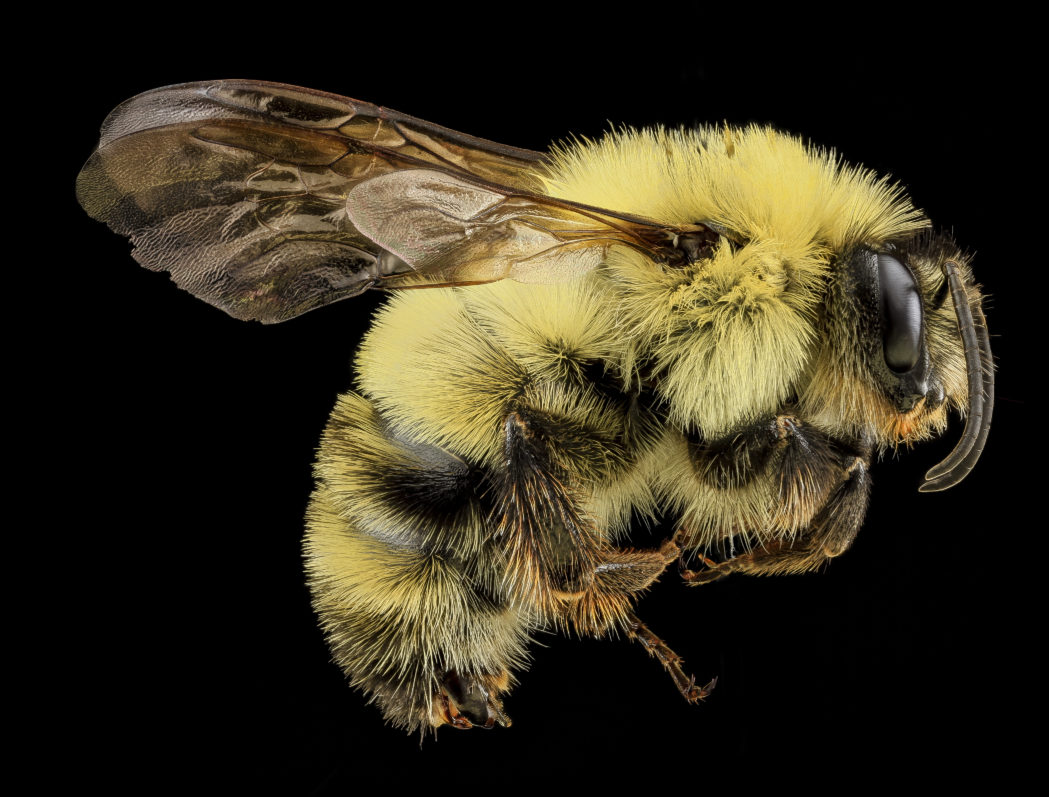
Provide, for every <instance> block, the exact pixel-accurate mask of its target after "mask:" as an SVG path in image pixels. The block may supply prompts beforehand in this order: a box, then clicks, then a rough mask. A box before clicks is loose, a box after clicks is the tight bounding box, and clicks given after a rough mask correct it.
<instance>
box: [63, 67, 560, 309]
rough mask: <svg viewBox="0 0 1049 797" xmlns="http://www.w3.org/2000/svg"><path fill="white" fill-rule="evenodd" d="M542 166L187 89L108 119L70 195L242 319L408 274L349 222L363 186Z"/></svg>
mask: <svg viewBox="0 0 1049 797" xmlns="http://www.w3.org/2000/svg"><path fill="white" fill-rule="evenodd" d="M542 158H543V156H542V155H541V154H539V153H535V152H530V151H528V150H520V149H516V148H513V147H505V146H502V145H499V144H495V143H493V142H488V141H484V140H483V139H477V138H473V137H471V136H466V135H462V134H459V133H456V132H454V131H451V130H448V129H446V128H442V127H439V126H437V125H431V124H429V123H427V122H423V121H421V120H418V119H413V118H412V117H409V116H405V115H403V114H399V113H397V112H395V111H389V110H386V109H383V108H379V107H378V106H375V105H370V104H368V103H363V102H358V101H356V100H351V99H347V98H345V97H339V96H336V95H333V94H325V93H323V92H316V91H311V90H308V89H301V88H296V87H293V86H285V85H282V84H276V83H260V82H254V81H220V82H213V83H187V84H183V85H178V86H170V87H167V88H161V89H156V90H154V91H150V92H147V93H145V94H141V95H139V96H137V97H134V98H133V99H131V100H128V101H127V102H125V103H124V104H122V105H121V106H119V107H118V108H117V109H116V110H115V111H113V113H112V114H110V116H109V118H108V119H107V120H106V122H105V123H104V125H103V128H102V137H101V141H100V143H99V146H98V150H97V151H96V152H95V153H94V154H93V155H92V156H91V158H90V159H89V160H88V162H87V164H86V165H85V166H84V169H83V171H82V172H81V174H80V177H79V178H78V180H77V196H78V198H79V199H80V203H81V204H82V205H83V206H84V208H85V209H86V210H87V211H88V213H89V214H91V215H92V216H93V217H95V218H96V219H99V220H101V221H104V222H106V224H108V225H109V226H110V227H111V228H112V229H113V230H114V231H116V232H118V233H120V234H122V235H126V236H128V237H129V238H130V239H131V241H132V243H133V244H134V256H135V258H136V259H137V260H138V261H139V262H140V263H141V264H142V265H144V266H146V267H147V268H150V269H153V270H155V271H167V272H169V273H170V274H171V276H172V279H173V280H174V281H175V282H176V283H177V284H178V285H179V286H181V287H182V288H185V289H186V290H189V291H190V292H192V293H193V294H195V295H196V296H198V297H200V298H202V299H204V300H205V301H207V302H209V303H210V304H213V305H215V306H217V307H220V308H221V309H223V310H225V311H226V312H228V313H229V314H230V315H233V316H235V317H237V318H242V319H255V320H259V321H263V322H277V321H283V320H285V319H288V318H292V317H294V316H296V315H299V314H301V313H304V312H306V311H307V310H310V309H313V308H315V307H319V306H322V305H325V304H329V303H331V302H334V301H337V300H339V299H343V298H346V297H347V296H352V295H355V294H357V293H360V292H361V291H363V290H365V289H367V288H369V287H372V286H374V285H376V284H379V283H380V282H381V281H382V280H384V279H388V278H390V277H391V276H394V275H397V274H401V273H404V272H411V271H412V270H413V268H412V265H410V264H409V263H408V262H405V261H404V260H402V259H398V258H396V257H390V256H389V255H388V253H387V252H385V251H384V249H383V247H382V246H380V245H379V244H377V243H376V241H375V240H374V239H372V238H371V237H369V236H367V235H365V234H362V232H361V231H360V230H359V229H358V228H357V227H356V226H355V225H354V222H353V219H352V218H351V214H350V213H349V212H348V202H347V199H348V197H349V194H350V192H351V191H353V189H354V188H355V187H356V186H358V185H360V184H361V183H362V182H367V181H370V180H372V179H373V178H375V177H378V176H380V175H386V174H390V173H394V172H398V171H401V170H415V169H420V168H422V169H440V170H443V171H446V172H449V173H453V174H459V175H462V176H465V177H469V178H470V179H474V180H477V181H479V182H481V183H491V184H496V185H499V186H505V187H507V188H508V189H512V190H520V191H528V190H535V189H536V185H535V179H536V178H535V177H534V170H535V169H536V168H537V167H538V165H539V164H540V163H541V161H542ZM376 212H377V211H376V210H374V209H372V210H371V211H370V214H371V215H372V216H374V215H375V213H376ZM390 212H394V213H396V203H395V204H394V206H393V207H392V209H391V210H390Z"/></svg>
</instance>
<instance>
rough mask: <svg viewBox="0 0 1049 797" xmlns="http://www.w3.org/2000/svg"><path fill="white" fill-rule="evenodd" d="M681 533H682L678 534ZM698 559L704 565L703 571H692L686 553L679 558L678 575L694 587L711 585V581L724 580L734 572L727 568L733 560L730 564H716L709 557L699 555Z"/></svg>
mask: <svg viewBox="0 0 1049 797" xmlns="http://www.w3.org/2000/svg"><path fill="white" fill-rule="evenodd" d="M678 533H679V534H680V533H681V532H680V531H679V532H678ZM696 558H697V559H699V561H700V562H701V563H702V564H703V567H704V568H705V569H703V570H692V569H690V568H688V567H687V566H686V565H685V556H684V552H682V555H681V556H680V557H679V558H678V567H677V572H678V575H680V576H681V578H682V580H684V581H687V582H689V583H690V584H693V585H699V584H709V583H710V582H711V581H717V580H718V579H720V578H724V577H725V576H727V575H728V574H729V573H731V572H732V570H731V568H728V567H725V565H728V564H729V562H731V561H732V560H731V559H730V560H729V561H728V562H715V561H714V560H713V559H711V558H710V557H709V556H704V555H703V554H697V555H696Z"/></svg>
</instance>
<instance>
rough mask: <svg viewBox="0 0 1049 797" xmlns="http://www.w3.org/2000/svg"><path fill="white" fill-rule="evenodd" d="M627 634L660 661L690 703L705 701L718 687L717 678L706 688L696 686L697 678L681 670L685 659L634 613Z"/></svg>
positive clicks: (631, 615)
mask: <svg viewBox="0 0 1049 797" xmlns="http://www.w3.org/2000/svg"><path fill="white" fill-rule="evenodd" d="M627 633H628V634H629V635H630V638H631V639H633V640H634V641H635V642H638V643H640V644H641V646H642V647H644V648H645V650H646V651H648V655H649V656H652V657H654V658H656V659H658V660H659V663H660V664H662V665H663V669H664V670H666V671H667V674H668V675H669V676H670V678H671V680H672V681H673V682H674V686H676V687H677V690H678V691H679V692H680V693H681V696H682V697H684V698H685V700H687V701H688V702H689V703H696V702H698V701H700V700H703V699H704V698H706V697H707V696H708V695H709V694H710V693H711V691H713V689H714V687H715V686H717V683H718V679H717V677H714V678H711V679H710V681H709V682H708V683H707V685H706V686H696V678H695V676H691V675H685V671H684V670H683V669H682V668H681V664H682V662H683V661H684V659H682V658H681V657H680V656H679V655H678V654H676V653H675V652H674V651H673V650H671V649H670V647H669V646H668V645H667V643H666V642H664V641H663V640H662V639H660V638H659V637H658V636H656V635H655V634H654V633H653V632H652V630H651V629H650V628H649V627H648V626H647V625H645V624H644V623H643V622H641V620H640V619H639V618H638V616H637V615H636V614H634V613H633V612H630V614H629V615H628V620H627Z"/></svg>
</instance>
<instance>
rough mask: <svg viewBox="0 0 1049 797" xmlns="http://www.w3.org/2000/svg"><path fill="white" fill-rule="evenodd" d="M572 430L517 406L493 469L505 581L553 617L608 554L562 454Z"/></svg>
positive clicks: (496, 534) (496, 535)
mask: <svg viewBox="0 0 1049 797" xmlns="http://www.w3.org/2000/svg"><path fill="white" fill-rule="evenodd" d="M573 433H577V430H572V429H565V428H563V425H559V424H558V421H557V419H555V418H553V417H552V416H550V415H549V414H548V413H544V412H541V411H539V410H534V409H532V408H529V407H523V406H522V407H517V408H515V409H514V410H513V411H511V412H510V413H508V415H507V416H506V420H505V422H504V424H503V434H504V440H503V447H504V454H505V459H504V462H505V468H504V469H502V470H501V471H500V472H499V473H497V474H496V475H495V482H496V490H495V496H496V501H495V510H494V512H493V517H492V524H493V525H494V527H495V532H494V538H495V540H496V543H497V544H498V545H499V546H500V547H501V549H502V553H503V558H504V560H505V562H506V568H507V572H506V578H505V581H506V583H507V584H508V585H509V588H510V591H511V592H512V593H513V594H514V595H516V596H517V597H518V598H519V599H521V600H522V601H523V602H524V603H526V604H529V605H532V606H535V607H536V608H538V609H539V610H540V611H542V612H544V613H547V614H553V615H556V614H557V613H558V612H559V608H560V596H561V595H562V594H565V593H571V594H575V593H581V592H585V591H586V589H587V588H588V587H589V586H590V584H591V583H592V582H593V580H594V573H595V570H596V568H597V566H598V564H600V562H601V561H602V559H601V555H602V553H603V542H602V539H601V535H600V534H599V532H598V530H597V529H596V528H595V526H594V522H593V520H592V519H591V518H590V517H589V516H588V515H587V513H586V511H585V510H584V509H583V506H582V500H581V497H580V495H579V493H578V487H577V479H575V478H574V477H573V474H572V473H571V472H570V470H569V469H568V468H567V467H566V466H565V462H564V458H563V457H562V456H561V455H560V453H561V452H560V451H559V448H561V447H563V446H564V445H565V444H566V439H567V438H568V437H570V436H571V435H573ZM569 444H570V443H569Z"/></svg>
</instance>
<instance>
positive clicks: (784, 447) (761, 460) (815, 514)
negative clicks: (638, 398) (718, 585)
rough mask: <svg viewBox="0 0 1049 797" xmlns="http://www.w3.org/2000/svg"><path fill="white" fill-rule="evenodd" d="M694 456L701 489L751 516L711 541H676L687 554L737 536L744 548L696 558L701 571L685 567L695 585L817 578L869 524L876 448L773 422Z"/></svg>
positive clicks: (790, 422)
mask: <svg viewBox="0 0 1049 797" xmlns="http://www.w3.org/2000/svg"><path fill="white" fill-rule="evenodd" d="M689 455H690V459H691V461H692V465H693V469H694V471H695V472H696V474H697V476H698V477H699V480H700V481H701V483H702V485H703V489H705V490H708V491H709V490H711V488H713V490H714V492H715V494H717V493H720V492H724V493H726V494H727V495H730V496H731V497H733V498H735V499H737V501H736V502H737V503H739V504H741V505H746V506H749V507H751V508H752V514H751V516H750V517H746V516H743V517H744V520H743V521H737V522H736V523H735V524H734V525H730V526H727V527H725V528H723V529H720V530H718V529H710V530H708V531H707V532H706V534H705V535H704V534H702V533H697V532H696V530H695V528H690V527H689V525H688V524H685V525H684V526H683V527H682V528H681V529H680V530H679V531H678V533H677V535H675V538H674V540H675V542H677V543H678V544H679V545H680V546H681V547H682V548H683V549H685V550H686V551H688V550H693V551H694V550H695V549H696V548H699V547H701V546H705V547H707V548H711V547H717V546H720V544H721V543H722V542H723V540H724V539H726V538H730V539H731V538H735V537H736V536H737V535H738V536H739V538H740V539H741V540H742V544H743V545H745V547H746V550H744V551H743V552H742V553H738V554H736V555H734V556H730V557H728V558H727V559H724V560H723V561H715V560H713V559H711V558H709V557H707V556H705V555H703V554H696V556H697V557H698V559H699V561H700V562H701V563H702V564H703V566H704V567H703V568H701V569H700V568H697V569H688V568H686V567H685V566H684V560H682V563H681V575H682V577H683V578H684V579H685V580H686V581H688V582H689V583H691V584H704V583H708V582H711V581H715V580H717V579H719V578H722V577H724V576H726V575H729V574H730V573H747V574H751V575H759V574H762V575H772V574H777V573H800V572H804V571H807V570H812V569H813V568H815V567H818V566H819V565H820V564H822V563H823V562H825V561H826V560H827V559H830V558H833V557H835V556H838V555H840V554H841V553H843V552H844V551H845V550H847V549H848V547H849V546H850V545H851V543H852V541H853V539H854V538H855V536H856V532H857V531H858V529H859V527H860V524H861V523H862V521H863V516H864V514H865V512H866V507H867V496H868V493H869V491H870V476H869V473H868V469H869V464H870V455H871V454H870V447H869V446H868V445H866V444H864V443H863V442H862V441H846V440H841V439H837V438H834V437H832V436H830V435H829V434H827V433H825V432H823V431H821V430H820V429H818V428H815V427H813V426H811V425H808V424H806V423H804V422H803V421H802V420H801V419H800V418H798V417H796V416H794V415H777V416H770V417H769V418H767V419H764V420H762V421H759V422H757V423H755V424H753V425H751V426H749V427H747V428H744V429H740V430H739V431H737V432H736V433H734V434H733V435H731V436H728V437H725V438H722V439H719V440H715V441H713V442H709V443H708V442H701V443H698V444H697V443H695V442H692V443H690V444H689ZM755 508H764V511H763V512H759V511H754V509H755ZM693 514H694V515H696V516H698V515H699V513H693ZM704 537H705V538H704Z"/></svg>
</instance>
